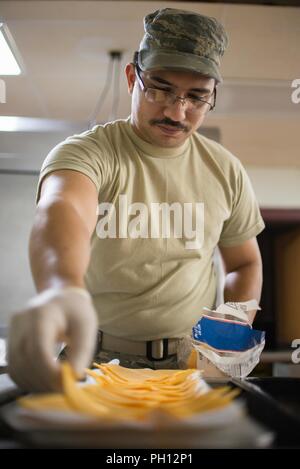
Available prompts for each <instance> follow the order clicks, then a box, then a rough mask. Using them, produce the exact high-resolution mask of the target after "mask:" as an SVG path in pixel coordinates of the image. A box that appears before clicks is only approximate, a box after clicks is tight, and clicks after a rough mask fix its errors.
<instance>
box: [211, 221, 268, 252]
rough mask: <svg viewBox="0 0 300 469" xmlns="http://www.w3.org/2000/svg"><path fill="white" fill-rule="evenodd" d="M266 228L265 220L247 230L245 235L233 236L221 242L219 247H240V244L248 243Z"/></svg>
mask: <svg viewBox="0 0 300 469" xmlns="http://www.w3.org/2000/svg"><path fill="white" fill-rule="evenodd" d="M264 228H265V223H264V221H263V219H261V220H260V221H258V222H257V223H256V225H254V226H253V227H252V228H250V229H249V230H247V231H246V232H245V233H243V234H241V235H240V236H233V237H230V238H225V239H224V240H221V241H219V243H218V244H219V246H221V247H222V246H223V247H231V246H238V245H239V244H242V243H244V242H245V241H248V240H249V239H251V238H253V237H255V236H257V235H258V234H259V233H261V232H262V231H263V230H264Z"/></svg>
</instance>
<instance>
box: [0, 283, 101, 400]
mask: <svg viewBox="0 0 300 469" xmlns="http://www.w3.org/2000/svg"><path fill="white" fill-rule="evenodd" d="M96 334H97V317H96V312H95V309H94V306H93V304H92V300H91V297H90V295H89V293H88V292H87V291H86V290H84V289H83V288H78V287H65V288H62V289H48V290H45V291H43V292H42V293H40V294H38V295H36V296H35V297H34V298H32V299H31V300H30V301H29V302H28V304H27V305H26V308H25V309H24V310H22V311H20V312H18V313H16V314H14V315H13V317H12V319H11V322H10V327H9V337H8V354H7V359H8V372H9V374H10V376H11V378H12V379H13V380H14V381H15V382H16V384H17V385H18V386H19V387H20V388H22V389H23V390H25V391H44V392H47V391H48V392H49V391H60V390H61V376H60V364H59V362H58V361H56V360H55V350H56V348H57V345H58V343H61V342H65V343H66V344H67V345H68V359H69V361H70V363H71V365H72V366H73V368H74V369H75V371H76V372H77V374H78V375H80V376H82V375H83V372H84V368H85V367H86V366H88V365H89V364H90V360H91V359H92V356H93V352H94V348H95V345H96Z"/></svg>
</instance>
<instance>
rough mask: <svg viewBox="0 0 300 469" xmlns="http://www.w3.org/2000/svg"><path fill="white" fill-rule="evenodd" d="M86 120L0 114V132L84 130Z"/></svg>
mask: <svg viewBox="0 0 300 469" xmlns="http://www.w3.org/2000/svg"><path fill="white" fill-rule="evenodd" d="M84 130H86V123H84V122H70V121H64V120H58V119H43V118H39V117H19V116H0V132H69V131H71V132H75V133H76V132H77V133H78V132H83V131H84Z"/></svg>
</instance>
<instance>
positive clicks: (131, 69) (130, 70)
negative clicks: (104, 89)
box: [125, 63, 135, 94]
mask: <svg viewBox="0 0 300 469" xmlns="http://www.w3.org/2000/svg"><path fill="white" fill-rule="evenodd" d="M125 73H126V78H127V87H128V93H129V94H132V92H133V87H134V82H135V66H134V64H133V63H129V64H127V65H126V67H125Z"/></svg>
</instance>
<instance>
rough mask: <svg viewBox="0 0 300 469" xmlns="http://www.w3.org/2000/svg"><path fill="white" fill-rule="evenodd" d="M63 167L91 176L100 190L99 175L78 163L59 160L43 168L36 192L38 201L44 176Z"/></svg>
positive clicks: (36, 200)
mask: <svg viewBox="0 0 300 469" xmlns="http://www.w3.org/2000/svg"><path fill="white" fill-rule="evenodd" d="M63 169H70V170H72V171H78V172H79V173H82V174H84V175H85V176H87V177H88V178H90V180H91V181H92V182H93V183H94V184H95V186H96V189H97V192H99V190H100V184H99V181H98V180H97V177H96V176H95V175H93V174H91V172H90V171H88V170H87V169H86V168H83V167H82V166H80V165H78V166H77V165H74V164H73V163H72V164H69V163H63V162H59V164H56V163H52V164H50V165H49V166H46V168H44V169H42V171H41V173H40V177H39V181H38V187H37V193H36V198H35V202H36V203H38V201H39V198H40V190H41V184H42V181H43V179H44V177H45V176H47V174H50V173H52V172H53V171H59V170H63Z"/></svg>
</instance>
